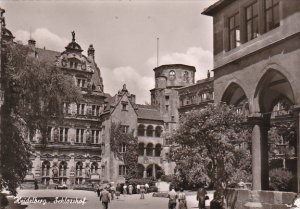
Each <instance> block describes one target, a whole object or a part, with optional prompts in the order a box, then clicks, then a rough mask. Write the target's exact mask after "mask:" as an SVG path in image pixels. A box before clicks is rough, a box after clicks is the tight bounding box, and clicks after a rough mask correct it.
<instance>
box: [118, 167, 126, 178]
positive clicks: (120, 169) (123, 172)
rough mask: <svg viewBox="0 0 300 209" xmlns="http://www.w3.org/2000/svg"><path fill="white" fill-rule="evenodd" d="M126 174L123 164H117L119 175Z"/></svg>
mask: <svg viewBox="0 0 300 209" xmlns="http://www.w3.org/2000/svg"><path fill="white" fill-rule="evenodd" d="M125 175H127V168H126V166H125V165H119V176H125Z"/></svg>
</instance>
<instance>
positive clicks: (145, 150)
mask: <svg viewBox="0 0 300 209" xmlns="http://www.w3.org/2000/svg"><path fill="white" fill-rule="evenodd" d="M146 152H147V149H146V147H145V146H144V157H146V155H147V154H146Z"/></svg>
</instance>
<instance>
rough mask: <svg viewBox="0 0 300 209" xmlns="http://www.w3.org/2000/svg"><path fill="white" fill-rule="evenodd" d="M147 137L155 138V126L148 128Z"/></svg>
mask: <svg viewBox="0 0 300 209" xmlns="http://www.w3.org/2000/svg"><path fill="white" fill-rule="evenodd" d="M147 136H150V137H153V126H151V125H149V126H147Z"/></svg>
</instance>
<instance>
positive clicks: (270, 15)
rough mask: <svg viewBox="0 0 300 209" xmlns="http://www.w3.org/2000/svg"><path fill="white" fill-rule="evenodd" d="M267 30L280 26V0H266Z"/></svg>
mask: <svg viewBox="0 0 300 209" xmlns="http://www.w3.org/2000/svg"><path fill="white" fill-rule="evenodd" d="M265 21H266V32H268V31H270V30H273V29H274V28H277V27H279V26H280V19H279V0H265Z"/></svg>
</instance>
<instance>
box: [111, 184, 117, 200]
mask: <svg viewBox="0 0 300 209" xmlns="http://www.w3.org/2000/svg"><path fill="white" fill-rule="evenodd" d="M115 193H116V188H115V187H114V185H113V184H112V185H111V187H110V194H111V200H114V197H115Z"/></svg>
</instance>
